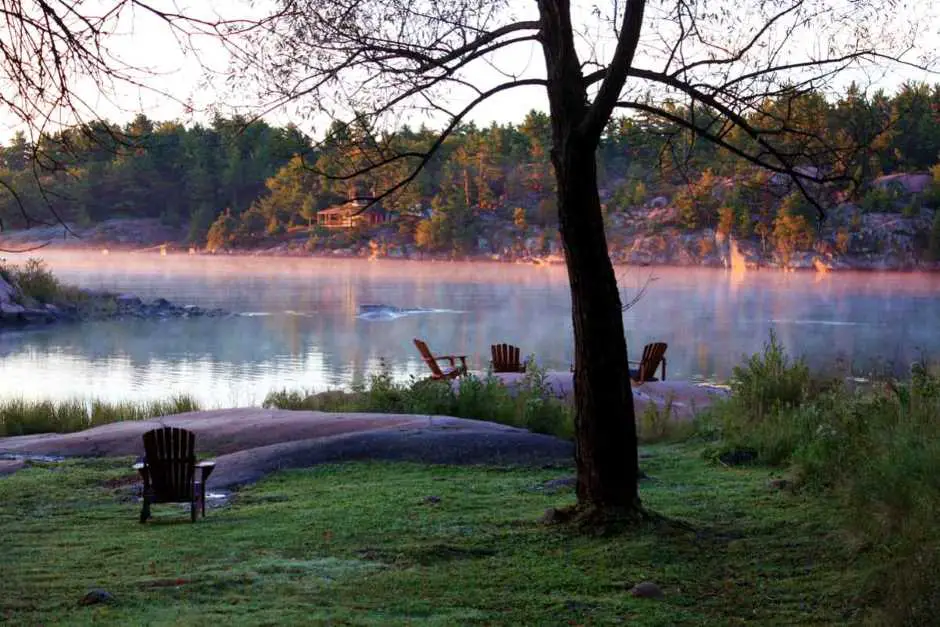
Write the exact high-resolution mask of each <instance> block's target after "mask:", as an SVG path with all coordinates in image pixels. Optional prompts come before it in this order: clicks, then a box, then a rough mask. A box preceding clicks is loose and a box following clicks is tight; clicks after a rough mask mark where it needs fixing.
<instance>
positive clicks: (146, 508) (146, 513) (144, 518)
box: [140, 496, 150, 524]
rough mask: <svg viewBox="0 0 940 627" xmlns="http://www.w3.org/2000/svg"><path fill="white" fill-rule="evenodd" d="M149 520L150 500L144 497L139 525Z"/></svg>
mask: <svg viewBox="0 0 940 627" xmlns="http://www.w3.org/2000/svg"><path fill="white" fill-rule="evenodd" d="M148 518H150V499H149V498H147V497H146V496H145V497H144V505H143V507H142V508H141V510H140V522H141V524H143V523H145V522H147V519H148Z"/></svg>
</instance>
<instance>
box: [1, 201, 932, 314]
mask: <svg viewBox="0 0 940 627" xmlns="http://www.w3.org/2000/svg"><path fill="white" fill-rule="evenodd" d="M677 220H678V218H677V211H676V210H675V208H672V207H665V208H650V209H648V210H646V211H645V212H644V213H642V214H640V213H634V214H627V213H617V214H612V215H611V217H610V225H609V227H608V233H607V235H608V241H609V254H610V257H611V261H612V262H613V263H614V264H615V265H624V264H625V265H633V266H643V267H659V266H662V267H690V266H695V267H706V268H731V269H733V270H738V269H746V270H755V269H761V270H782V271H785V272H789V271H811V272H840V271H872V272H884V271H890V272H936V271H940V262H936V261H929V260H927V259H926V258H925V257H924V254H923V251H921V250H920V249H919V248H918V246H919V245H920V244H918V243H917V242H919V241H920V239H922V238H923V236H924V234H925V233H926V232H927V229H929V226H930V224H931V221H932V213H931V212H930V211H929V210H922V211H921V213H920V214H918V215H913V216H902V215H900V214H889V213H863V212H861V210H860V209H858V208H857V207H855V206H853V205H849V204H845V205H841V206H839V207H838V208H836V209H833V210H832V212H831V215H830V219H829V220H828V221H827V224H826V226H825V227H824V228H823V229H822V230H821V231H820V232H819V235H818V239H817V241H816V243H815V245H814V248H813V249H812V250H805V251H793V252H790V253H789V254H785V255H782V254H780V253H779V252H777V251H776V250H774V249H773V246H771V245H770V243H769V242H765V243H764V244H763V245H762V244H761V242H760V241H759V240H758V239H757V238H756V237H750V238H745V239H740V238H735V237H729V236H728V235H726V234H723V233H720V232H717V231H716V230H714V229H711V228H705V229H699V230H694V231H690V230H687V229H684V228H682V227H681V226H680V225H679V223H678V222H677ZM151 222H153V223H154V224H150V223H151ZM148 225H149V226H148ZM78 230H80V231H81V235H82V237H81V239H77V238H70V239H66V240H62V239H56V238H54V237H53V230H52V227H45V228H36V229H31V230H20V231H7V232H5V233H4V235H3V236H2V237H0V244H5V245H9V246H11V247H26V246H29V245H35V244H39V243H43V244H49V249H50V250H56V251H89V252H90V251H95V252H100V253H102V254H107V253H109V252H138V253H152V254H160V255H166V254H190V255H223V256H225V255H231V256H266V257H290V258H298V257H308V258H317V259H338V258H339V259H344V258H358V259H369V260H374V259H398V260H411V261H424V262H429V263H437V262H444V261H474V262H483V261H485V262H491V263H517V264H532V265H538V266H543V265H544V266H549V265H559V264H564V253H563V250H562V247H561V242H560V240H559V236H558V233H557V230H555V229H553V228H551V227H538V226H529V227H526V228H525V229H521V230H520V229H519V228H517V227H515V226H513V225H512V224H511V223H505V224H504V223H502V222H500V221H497V220H488V221H487V222H486V229H485V232H484V233H483V234H481V235H480V236H479V237H478V238H477V242H476V245H475V247H474V249H473V250H472V251H470V252H468V253H467V254H463V255H455V254H453V253H443V252H428V251H422V250H420V249H418V248H417V247H416V246H415V245H414V243H413V242H411V241H410V240H408V239H407V237H405V236H403V235H402V234H401V233H400V232H399V231H398V228H397V227H396V226H395V225H394V224H391V225H382V226H377V227H375V228H372V229H370V230H368V231H361V232H360V231H347V230H334V231H331V232H330V233H328V234H327V235H326V236H317V237H313V235H314V232H307V231H294V232H291V233H287V234H283V235H278V236H269V237H265V238H260V239H259V240H258V241H257V242H256V243H255V244H254V245H251V246H245V247H239V248H225V249H220V250H218V251H208V250H204V249H202V248H200V247H194V246H191V245H189V244H186V243H184V239H183V236H182V235H181V234H176V235H174V234H173V233H172V232H168V231H167V229H166V227H162V226H161V225H159V223H158V222H157V221H155V220H151V219H112V220H107V221H105V222H102V223H100V224H98V225H96V226H93V227H88V228H86V229H84V230H81V229H78ZM60 231H61V229H60ZM59 234H60V235H61V233H59ZM0 299H2V295H0Z"/></svg>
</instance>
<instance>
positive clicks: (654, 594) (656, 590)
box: [630, 581, 666, 599]
mask: <svg viewBox="0 0 940 627" xmlns="http://www.w3.org/2000/svg"><path fill="white" fill-rule="evenodd" d="M630 595H631V596H634V597H636V598H638V599H662V598H663V597H665V596H666V595H665V594H663V591H662V588H660V587H659V586H657V585H656V584H655V583H653V582H652V581H641V582H640V583H638V584H636V585H635V586H633V587H632V588H630Z"/></svg>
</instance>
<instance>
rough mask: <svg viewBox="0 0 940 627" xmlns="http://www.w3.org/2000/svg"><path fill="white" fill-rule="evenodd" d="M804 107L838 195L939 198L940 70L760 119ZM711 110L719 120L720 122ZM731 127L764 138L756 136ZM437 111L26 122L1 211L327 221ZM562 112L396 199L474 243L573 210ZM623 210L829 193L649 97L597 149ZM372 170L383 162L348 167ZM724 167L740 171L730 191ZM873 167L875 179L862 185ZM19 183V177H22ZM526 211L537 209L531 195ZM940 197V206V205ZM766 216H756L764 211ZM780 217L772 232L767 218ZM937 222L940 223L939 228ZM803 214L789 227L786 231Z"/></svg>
mask: <svg viewBox="0 0 940 627" xmlns="http://www.w3.org/2000/svg"><path fill="white" fill-rule="evenodd" d="M673 111H674V113H675V115H676V116H678V117H682V118H685V119H694V120H696V123H697V124H699V125H700V126H704V127H706V128H708V129H709V130H713V131H714V132H721V130H722V129H721V127H720V122H719V118H718V116H714V115H712V114H711V113H710V112H709V111H708V109H707V108H705V107H696V108H695V109H689V108H688V107H686V106H681V105H676V106H675V107H674V108H673ZM783 119H786V120H788V121H793V120H795V121H798V126H799V129H800V131H799V132H790V131H786V132H784V131H782V132H781V133H779V134H778V135H777V136H775V137H774V139H773V141H774V142H775V144H776V148H777V149H778V150H780V151H781V152H785V153H787V154H792V155H798V157H796V158H794V160H793V161H794V162H795V163H796V164H797V165H800V166H802V167H808V168H813V171H814V172H817V173H819V174H820V175H823V174H824V175H825V176H827V177H831V178H833V179H835V182H834V183H832V184H830V185H827V186H826V188H825V191H826V195H827V199H828V200H830V201H831V200H832V198H833V197H838V198H854V199H855V200H857V201H858V202H860V204H861V206H862V207H863V208H864V209H866V210H870V211H907V212H911V211H917V210H919V209H920V208H921V207H922V206H929V207H932V208H936V205H937V204H938V202H937V201H938V199H940V167H938V165H937V164H938V161H940V85H935V86H929V85H925V84H914V83H911V84H905V85H903V86H902V87H901V88H900V89H899V90H898V91H897V92H896V93H895V94H893V95H888V94H886V93H885V92H883V91H878V92H875V93H873V94H870V95H869V94H866V93H863V92H861V91H860V90H859V89H858V88H857V87H855V86H854V85H853V86H851V87H850V88H849V89H848V90H847V91H846V93H845V94H844V95H843V96H841V97H840V98H837V99H833V100H830V99H827V98H825V97H824V96H823V95H822V94H821V93H804V94H799V95H796V96H788V97H787V99H786V100H785V101H768V102H767V103H766V104H765V106H764V107H763V108H762V109H761V110H760V111H757V112H754V113H753V114H752V120H751V122H752V123H753V124H756V125H764V126H765V127H766V126H767V125H773V124H775V123H779V121H780V120H783ZM703 120H704V122H703ZM734 133H735V132H734V131H732V132H731V133H730V134H729V135H728V139H729V141H732V142H734V143H735V144H736V145H739V146H745V147H746V146H747V142H748V138H747V137H739V136H735V135H734ZM438 134H439V133H438V131H437V130H435V129H430V128H427V127H421V128H418V129H413V128H410V127H408V126H404V127H401V128H399V129H397V130H395V131H394V132H378V131H376V130H375V129H369V128H364V127H360V126H358V125H357V124H355V123H353V124H349V125H346V124H342V123H339V122H335V123H334V124H333V125H332V126H331V127H330V129H329V130H328V132H327V133H326V139H325V140H324V141H322V142H319V143H314V142H313V141H312V140H311V138H310V137H308V136H306V135H305V134H304V133H302V132H301V131H299V130H298V129H297V128H296V127H295V126H293V125H288V126H286V127H275V126H271V125H270V124H268V123H267V122H265V121H255V122H250V123H249V122H248V121H247V120H246V119H245V118H242V117H239V116H235V117H232V118H225V117H222V116H216V117H215V118H214V119H213V120H212V121H211V123H210V124H208V125H203V124H194V125H191V126H188V127H187V126H184V125H183V124H181V123H179V122H176V121H168V122H157V121H153V120H150V119H148V118H147V117H146V116H144V115H138V116H137V117H136V118H135V119H134V120H133V121H132V122H130V123H128V124H126V125H124V126H120V125H117V124H107V123H98V124H92V125H88V126H85V127H81V128H74V129H68V130H64V131H61V132H59V133H56V134H53V135H49V136H43V137H41V138H40V139H39V140H38V142H37V143H36V144H31V143H30V142H29V141H27V138H26V137H25V135H23V134H22V133H19V134H17V135H16V136H15V137H14V138H13V139H12V141H10V142H8V143H7V144H6V145H3V146H0V182H2V185H0V221H2V226H3V227H4V228H19V227H23V226H26V220H25V218H24V214H25V215H30V216H46V217H51V216H52V215H56V216H58V217H60V218H61V219H63V220H66V221H70V222H75V223H78V224H82V225H90V224H94V223H97V222H100V221H103V220H107V219H111V218H144V217H146V218H159V219H160V220H161V221H162V222H164V223H166V224H169V225H173V226H178V227H183V228H185V229H186V232H187V234H188V239H189V241H190V243H192V244H194V245H202V244H204V243H205V242H206V237H207V233H208V232H209V230H210V227H212V226H213V224H214V223H215V228H214V231H215V235H216V237H217V239H218V237H222V238H223V239H225V238H227V241H226V242H224V243H236V244H237V243H241V244H248V243H251V242H252V241H253V240H255V239H257V238H260V237H264V236H266V235H275V234H278V233H281V232H284V230H286V229H290V228H296V227H303V226H312V224H313V223H314V222H315V220H316V213H317V211H319V210H321V209H323V208H325V207H328V206H331V205H334V204H337V203H342V202H344V201H345V200H346V199H349V198H368V197H370V196H371V195H373V194H377V193H381V192H382V191H383V190H385V189H388V188H389V187H391V186H392V185H394V184H395V183H397V182H399V181H401V180H402V179H403V178H404V177H406V176H407V175H408V173H409V172H410V171H411V169H412V168H413V167H414V165H415V159H414V158H412V159H396V160H391V161H390V162H389V163H388V164H387V165H385V166H382V167H378V168H374V169H369V165H370V164H374V163H377V162H380V161H382V160H383V159H384V158H386V157H387V156H388V155H391V154H396V153H398V152H404V151H412V152H416V153H417V152H422V151H425V150H427V148H428V147H429V146H431V145H432V144H433V142H434V141H435V139H437V137H438ZM550 148H551V127H550V124H549V118H548V116H547V115H546V114H545V113H542V112H539V111H534V110H533V111H531V112H530V113H529V114H528V115H527V116H526V117H525V119H524V120H523V121H522V123H521V124H509V123H507V124H502V125H500V124H496V123H493V124H491V125H490V126H488V127H485V128H480V127H477V126H476V125H474V124H464V125H461V126H459V127H457V128H456V129H455V130H454V132H452V133H451V134H450V135H449V136H448V137H447V139H446V140H445V141H444V143H443V145H442V146H441V148H440V150H439V151H438V152H437V153H436V154H435V155H434V157H433V158H432V159H431V160H430V161H429V162H428V163H427V165H426V167H425V168H424V169H423V170H422V171H421V172H420V174H419V175H418V176H417V177H416V178H415V179H414V180H413V181H412V182H411V183H409V184H408V185H406V186H404V187H402V188H401V189H400V190H398V191H397V192H396V193H394V194H392V195H390V196H388V197H386V198H384V199H383V200H382V206H383V208H384V209H385V210H388V211H393V212H397V213H399V214H413V215H415V216H416V217H418V218H419V219H417V220H414V221H409V224H410V225H411V226H409V228H411V229H412V234H413V236H414V237H415V241H416V242H417V243H418V245H419V246H424V247H427V248H438V249H439V248H442V247H453V248H456V249H460V248H461V247H464V246H469V245H470V242H471V241H472V239H473V238H472V235H473V233H474V232H475V230H476V228H475V225H477V224H478V223H479V221H480V219H481V217H482V216H483V215H484V214H490V215H491V216H494V217H499V218H502V219H506V220H514V221H515V222H516V223H519V222H520V221H522V222H526V221H528V222H529V223H532V224H539V225H543V226H550V225H553V224H554V223H555V221H556V219H557V218H556V210H555V204H554V179H553V176H552V173H551V169H550V168H551V166H550V162H549V150H550ZM597 161H598V172H599V178H600V180H599V183H600V187H601V189H602V190H603V191H604V195H605V198H606V201H607V203H606V204H607V211H609V212H610V211H614V212H616V211H626V210H630V209H631V208H635V207H640V206H643V205H644V203H646V202H648V201H649V200H650V199H651V198H653V197H655V196H660V195H665V196H667V197H668V198H670V199H671V201H672V204H674V206H676V207H678V208H679V209H680V212H681V213H680V215H681V223H682V225H683V226H684V227H686V228H688V229H696V228H703V227H712V228H717V229H719V230H724V231H726V232H736V233H737V234H739V235H741V236H743V237H749V236H751V235H755V234H758V235H761V237H762V238H763V237H764V236H766V235H768V234H770V233H771V232H772V231H778V233H777V236H778V237H790V238H792V239H794V241H795V242H797V243H799V242H800V241H801V238H804V237H810V233H809V231H810V225H811V224H812V219H813V213H814V208H813V207H811V206H810V205H809V203H808V202H806V200H805V199H804V198H802V195H801V194H796V193H790V194H788V195H786V196H782V197H780V198H776V199H771V200H768V199H767V198H766V197H765V195H762V194H756V193H751V192H750V191H749V190H754V189H759V188H762V187H765V186H766V181H767V179H768V178H769V177H770V175H771V174H772V172H769V171H767V170H761V169H757V168H755V167H754V166H752V165H750V164H749V163H748V162H747V161H745V160H744V159H742V158H740V157H738V156H736V155H734V154H732V153H731V152H729V151H727V150H725V149H722V148H720V147H717V146H716V145H715V144H714V143H712V142H709V141H693V137H692V135H691V133H690V132H689V131H688V130H685V129H683V128H681V127H680V126H677V125H675V124H672V123H667V122H664V121H662V120H661V119H659V118H655V117H651V116H646V115H644V114H643V113H638V114H636V115H633V116H629V117H628V116H624V117H619V118H616V119H614V120H612V121H611V122H610V124H609V125H608V126H607V129H606V132H605V134H604V136H603V138H602V141H601V145H600V148H599V150H598V153H597ZM931 168H932V169H933V170H932V171H933V172H934V174H935V176H934V179H935V181H936V182H935V184H934V187H933V188H932V189H930V190H928V192H927V193H926V194H925V195H924V197H923V198H914V199H905V200H904V202H900V203H899V202H895V201H896V200H898V199H895V198H892V197H891V196H890V194H886V193H885V192H884V191H881V190H873V189H869V188H867V187H866V183H870V181H871V180H873V179H874V178H875V177H877V176H880V175H883V174H890V173H896V172H924V171H928V170H931ZM358 170H369V171H367V172H365V173H363V174H362V175H359V176H354V177H349V178H347V176H348V174H349V173H351V172H355V171H358ZM722 180H725V181H728V180H731V181H733V182H734V184H733V185H732V186H731V189H730V191H729V192H728V193H727V194H724V195H716V194H715V193H714V188H715V186H716V185H717V184H718V183H719V182H720V181H722ZM859 183H861V184H860V185H859ZM14 193H15V194H14ZM520 212H521V213H520ZM937 213H938V214H940V212H937ZM755 216H756V217H755ZM762 230H763V231H765V232H764V233H761V232H760V231H762ZM935 230H936V229H935ZM782 231H786V232H785V233H781V232H782Z"/></svg>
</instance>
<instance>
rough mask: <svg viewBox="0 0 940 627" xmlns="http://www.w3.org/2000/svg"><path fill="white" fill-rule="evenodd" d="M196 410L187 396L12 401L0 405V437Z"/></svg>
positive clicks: (60, 430) (193, 401)
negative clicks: (112, 400)
mask: <svg viewBox="0 0 940 627" xmlns="http://www.w3.org/2000/svg"><path fill="white" fill-rule="evenodd" d="M198 409H199V404H198V403H197V402H196V400H195V399H193V398H192V397H190V396H186V395H178V396H174V397H172V398H169V399H165V400H155V401H147V402H143V403H132V402H129V401H125V402H120V403H107V402H104V401H99V400H93V401H90V402H86V401H83V400H80V399H73V400H66V401H59V402H53V401H26V400H23V399H11V400H5V401H0V436H12V435H30V434H34V433H70V432H73V431H81V430H82V429H88V428H89V427H97V426H99V425H104V424H109V423H112V422H121V421H124V420H148V419H150V418H156V417H158V416H169V415H171V414H181V413H184V412H188V411H197V410H198Z"/></svg>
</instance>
